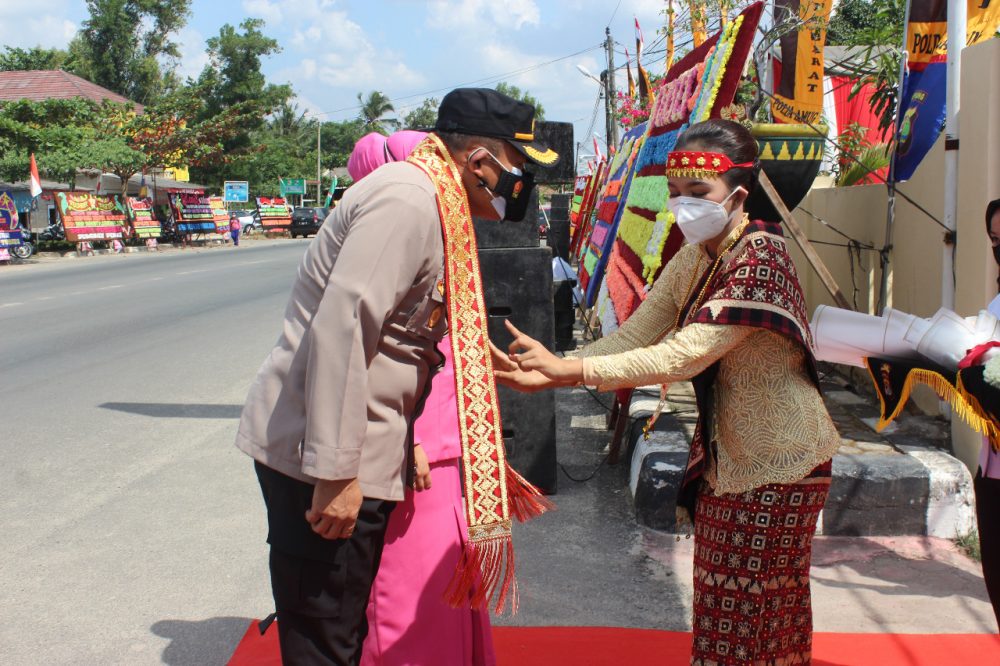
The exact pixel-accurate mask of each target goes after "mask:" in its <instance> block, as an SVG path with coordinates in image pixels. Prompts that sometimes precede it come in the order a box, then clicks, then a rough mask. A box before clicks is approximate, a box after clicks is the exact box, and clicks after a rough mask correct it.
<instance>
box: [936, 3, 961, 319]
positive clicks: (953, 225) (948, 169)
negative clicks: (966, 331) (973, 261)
mask: <svg viewBox="0 0 1000 666" xmlns="http://www.w3.org/2000/svg"><path fill="white" fill-rule="evenodd" d="M966 10H967V7H966V3H964V2H949V3H948V65H947V67H948V78H947V80H948V83H947V86H948V87H947V89H946V91H945V93H946V94H945V98H946V101H945V121H944V225H945V227H946V228H947V232H946V233H945V239H944V260H943V262H942V266H941V273H942V275H941V307H943V308H948V309H949V310H954V309H955V244H956V242H957V240H956V238H955V230H956V229H958V128H959V118H958V109H959V106H960V104H959V102H960V100H959V89H960V87H961V82H962V49H964V48H965V41H966V34H965V33H966V28H967V24H966V19H967V12H966Z"/></svg>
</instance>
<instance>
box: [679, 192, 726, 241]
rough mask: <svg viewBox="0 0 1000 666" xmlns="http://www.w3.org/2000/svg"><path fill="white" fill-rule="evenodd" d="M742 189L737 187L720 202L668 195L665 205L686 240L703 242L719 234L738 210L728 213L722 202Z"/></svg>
mask: <svg viewBox="0 0 1000 666" xmlns="http://www.w3.org/2000/svg"><path fill="white" fill-rule="evenodd" d="M742 189H743V188H742V187H737V188H736V189H735V190H733V191H732V192H730V193H729V196H727V197H726V198H725V199H723V200H722V203H716V202H715V201H709V200H708V199H699V198H697V197H670V199H669V200H668V201H667V207H669V208H670V212H671V213H673V214H674V220H675V221H676V222H677V226H678V227H680V230H681V233H682V234H684V238H685V239H687V242H689V243H692V244H694V243H704V242H705V241H707V240H711V239H713V238H715V237H716V236H718V235H719V234H721V233H722V230H723V229H725V228H726V225H727V224H729V222H730V220H732V219H733V218H734V217H735V216H736V214H737V213H738V212H739V209H738V208H737V209H736V210H734V211H733V212H731V213H730V212H729V211H727V210H726V207H725V206H724V205H723V204H725V203H726V202H727V201H729V198H730V197H732V196H733V195H734V194H736V192H737V190H742Z"/></svg>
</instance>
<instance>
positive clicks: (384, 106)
mask: <svg viewBox="0 0 1000 666" xmlns="http://www.w3.org/2000/svg"><path fill="white" fill-rule="evenodd" d="M358 104H360V105H361V111H360V113H359V114H358V116H359V118H360V119H361V121H362V122H364V124H365V127H367V128H370V129H372V130H374V131H376V132H381V133H383V134H386V133H387V132H386V125H389V126H390V127H395V126H396V125H398V124H399V121H398V120H396V119H395V118H383V117H382V116H384V115H385V114H387V113H390V112H392V111H395V110H396V108H395V107H394V106H393V105H392V102H391V101H390V100H389V98H388V97H386V96H385V95H384V94H383V93H381V92H379V91H378V90H373V91H371V92H370V93H368V98H367V99H364V98H363V97H362V94H361V93H358Z"/></svg>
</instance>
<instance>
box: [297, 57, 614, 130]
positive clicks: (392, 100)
mask: <svg viewBox="0 0 1000 666" xmlns="http://www.w3.org/2000/svg"><path fill="white" fill-rule="evenodd" d="M601 48H604V43H603V42H602V43H600V44H597V45H596V46H589V47H587V48H585V49H582V50H580V51H577V52H576V53H570V54H569V55H565V56H561V57H559V58H554V59H552V60H547V61H545V62H540V63H537V64H534V65H529V66H527V67H522V68H521V69H515V70H513V71H510V72H505V73H503V74H496V75H494V76H487V77H484V78H481V79H476V80H474V81H466V82H465V83H458V84H454V85H450V86H445V87H443V88H435V89H433V90H425V91H424V92H419V93H414V94H412V95H403V96H400V97H393V98H390V99H389V102H390V103H392V104H393V105H395V103H396V102H402V101H405V100H409V99H415V98H418V97H426V96H428V95H433V94H434V93H440V92H445V91H450V90H454V89H455V88H466V87H469V86H474V85H477V84H482V83H490V82H497V81H502V80H503V79H506V78H508V77H511V76H519V75H521V74H526V73H528V72H532V71H534V70H536V69H540V68H542V67H547V66H548V65H552V64H555V63H557V62H561V61H563V60H568V59H570V58H575V57H577V56H580V55H583V54H584V53H589V52H590V51H595V50H597V49H601ZM363 106H364V105H363V104H353V105H351V106H345V107H343V108H341V109H333V110H332V111H318V112H316V113H314V114H312V115H314V116H329V115H333V114H335V113H343V112H344V111H356V110H358V109H360V108H362V107H363Z"/></svg>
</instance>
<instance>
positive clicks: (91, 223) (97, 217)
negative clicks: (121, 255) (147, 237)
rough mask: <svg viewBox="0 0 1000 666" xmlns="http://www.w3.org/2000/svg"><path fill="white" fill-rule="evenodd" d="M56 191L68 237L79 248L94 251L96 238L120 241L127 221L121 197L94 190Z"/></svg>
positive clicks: (57, 203) (58, 206)
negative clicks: (93, 244)
mask: <svg viewBox="0 0 1000 666" xmlns="http://www.w3.org/2000/svg"><path fill="white" fill-rule="evenodd" d="M53 194H54V196H55V201H56V210H57V211H58V212H59V219H60V221H62V225H63V230H64V231H65V233H66V240H68V241H69V242H71V243H76V244H77V250H78V251H80V252H89V251H91V250H92V247H91V245H90V244H91V243H92V242H93V241H107V242H108V243H113V242H114V241H118V242H119V243H121V241H122V238H123V237H124V235H125V234H124V231H123V228H124V227H126V226H127V223H128V220H127V217H126V215H125V208H124V206H122V204H121V202H120V201H119V200H118V197H116V196H113V195H109V194H93V193H92V192H54V193H53Z"/></svg>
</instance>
